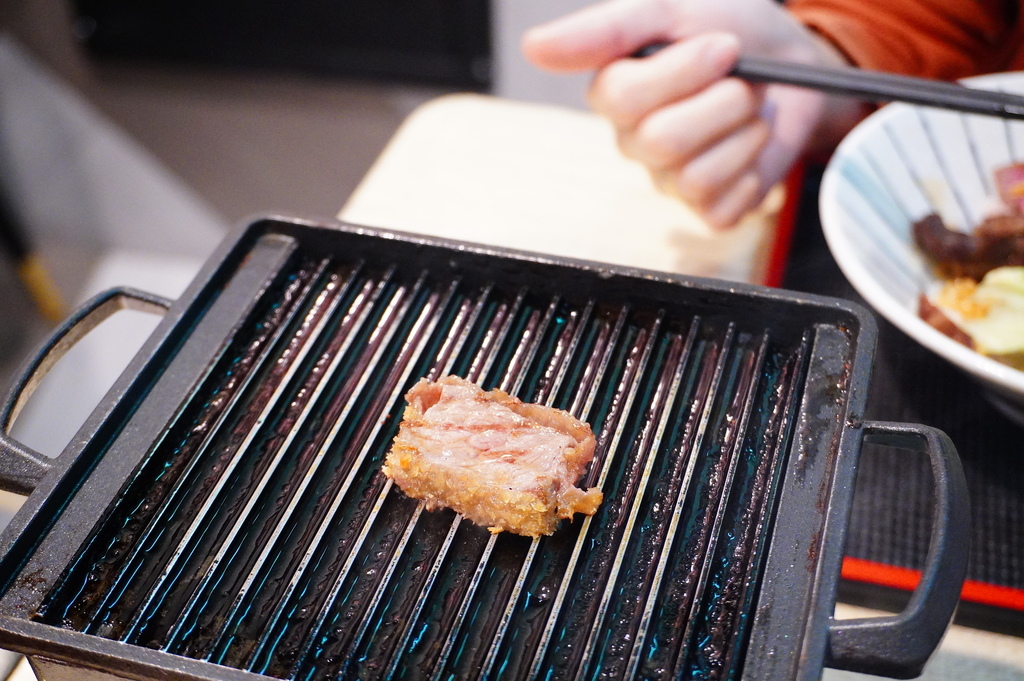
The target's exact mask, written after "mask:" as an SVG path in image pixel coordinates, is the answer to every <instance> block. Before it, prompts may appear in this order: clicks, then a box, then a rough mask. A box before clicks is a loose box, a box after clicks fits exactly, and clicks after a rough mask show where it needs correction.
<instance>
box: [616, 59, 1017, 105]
mask: <svg viewBox="0 0 1024 681" xmlns="http://www.w3.org/2000/svg"><path fill="white" fill-rule="evenodd" d="M663 47H665V44H664V43H659V44H655V45H649V46H648V47H645V48H643V49H642V50H640V51H638V52H637V53H635V54H634V55H633V56H634V57H647V56H650V55H652V54H654V53H655V52H657V51H659V50H661V49H662V48H663ZM731 75H733V76H736V77H737V78H742V79H744V80H747V81H751V82H758V83H781V84H784V85H796V86H799V87H806V88H811V89H814V90H821V91H822V92H829V93H832V94H837V95H846V96H849V97H856V98H858V99H864V100H867V101H872V102H908V103H910V104H920V105H922V106H933V107H938V108H941V109H953V110H955V111H964V112H967V113H976V114H984V115H986V116H999V117H1002V118H1020V119H1024V97H1021V96H1019V95H1013V94H1009V93H1006V92H993V91H991V90H979V89H976V88H972V87H966V86H964V85H959V84H957V83H950V82H946V81H941V80H929V79H927V78H915V77H913V76H902V75H897V74H894V73H884V72H882V71H867V70H864V69H858V68H853V67H846V68H827V67H823V66H809V65H807V64H797V63H794V62H784V61H777V60H774V59H765V58H763V57H751V56H745V55H744V56H741V57H740V58H739V59H738V60H737V61H736V65H735V66H734V67H733V69H732V71H731Z"/></svg>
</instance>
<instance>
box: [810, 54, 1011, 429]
mask: <svg viewBox="0 0 1024 681" xmlns="http://www.w3.org/2000/svg"><path fill="white" fill-rule="evenodd" d="M965 83H967V84H969V85H971V86H975V87H980V88H986V89H991V90H1003V91H1007V92H1019V93H1024V72H1015V73H1005V74H996V75H991V76H982V77H979V78H972V79H970V80H968V81H965ZM1014 162H1024V121H1009V120H1005V119H1001V118H995V117H991V116H980V115H968V114H962V113H958V112H953V111H946V110H939V109H931V108H925V107H918V106H910V105H906V104H890V105H887V106H885V107H883V108H881V109H880V110H879V111H877V112H875V113H874V114H872V115H871V116H869V117H867V118H866V119H865V120H864V121H862V122H861V123H860V124H859V125H858V126H857V127H856V128H854V130H853V131H851V132H850V134H849V135H848V136H847V137H846V139H844V140H843V142H842V143H841V144H840V145H839V148H838V149H837V150H836V153H835V154H834V155H833V157H832V159H831V161H830V162H829V164H828V167H827V168H826V169H825V175H824V177H823V179H822V185H821V192H820V202H819V207H820V211H821V223H822V228H823V230H824V232H825V238H826V240H827V241H828V246H829V249H830V250H831V251H832V254H833V256H834V257H835V259H836V261H837V262H838V263H839V267H840V268H841V269H842V271H843V274H845V275H846V277H847V278H848V279H849V280H850V283H851V284H853V286H854V288H856V289H857V292H858V293H860V295H861V296H863V297H864V299H865V300H867V302H868V303H869V304H870V305H872V306H873V307H874V308H875V309H876V310H878V312H879V313H880V314H881V315H882V316H884V317H885V318H886V319H888V320H889V321H890V322H892V323H893V324H894V325H896V326H897V327H898V328H900V329H902V330H903V331H904V332H905V333H907V334H908V335H910V336H911V337H912V338H914V339H915V340H917V341H918V342H919V343H921V344H922V345H923V346H925V347H926V348H928V349H930V350H932V351H933V352H935V353H937V354H938V355H940V356H942V357H943V358H945V359H947V360H948V361H950V362H952V363H953V364H954V365H956V366H957V367H959V368H960V369H962V370H963V371H965V372H967V373H968V374H970V375H971V376H972V377H974V378H975V379H977V380H978V381H980V382H981V384H982V385H983V386H984V388H985V389H986V394H987V395H988V396H989V397H990V399H991V401H992V403H993V404H994V405H995V406H996V407H998V408H999V409H1000V410H1001V411H1003V412H1004V413H1005V414H1007V415H1008V416H1009V417H1011V418H1012V419H1013V420H1015V421H1017V422H1018V423H1020V424H1022V425H1024V372H1022V371H1018V370H1016V369H1013V368H1011V367H1009V366H1006V365H1005V364H1001V363H999V362H996V361H995V360H993V359H990V358H988V357H985V356H984V355H981V354H979V353H977V352H975V351H973V350H971V349H969V348H967V347H966V346H964V345H961V344H960V343H957V342H956V341H954V340H952V339H950V338H948V337H947V336H945V335H943V334H942V333H940V332H939V331H937V330H935V329H934V328H932V327H931V326H929V325H928V324H926V323H925V322H924V321H922V320H921V318H920V317H919V316H918V311H917V307H918V296H919V294H920V293H922V292H931V291H934V290H935V289H936V288H938V286H939V285H940V283H941V282H940V281H939V279H938V278H937V277H936V276H935V275H934V273H933V272H932V271H931V268H930V267H929V265H928V264H927V262H926V261H925V260H924V258H923V256H922V255H921V254H920V253H919V252H918V250H917V248H916V247H915V246H914V244H913V238H912V236H911V225H912V223H913V222H914V221H916V220H918V219H920V218H922V217H924V216H925V215H927V214H928V213H932V212H936V213H938V214H939V215H940V216H941V217H942V218H943V221H944V222H945V223H946V224H947V225H949V226H951V227H956V228H958V229H963V230H967V229H969V228H971V227H973V226H974V225H976V224H977V223H979V222H980V221H981V220H982V219H983V217H984V215H985V214H986V213H987V212H988V211H989V209H990V208H991V206H992V205H993V202H994V201H996V199H995V198H994V197H995V196H996V190H995V189H994V187H993V184H992V177H993V171H994V170H995V169H996V168H999V167H1001V166H1005V165H1008V164H1010V163H1014Z"/></svg>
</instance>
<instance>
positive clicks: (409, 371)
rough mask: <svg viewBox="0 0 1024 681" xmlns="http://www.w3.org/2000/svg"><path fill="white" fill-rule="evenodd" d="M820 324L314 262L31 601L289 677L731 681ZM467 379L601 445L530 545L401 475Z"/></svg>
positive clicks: (257, 320)
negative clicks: (798, 330)
mask: <svg viewBox="0 0 1024 681" xmlns="http://www.w3.org/2000/svg"><path fill="white" fill-rule="evenodd" d="M810 335H811V334H806V335H804V336H803V337H797V338H795V339H794V338H776V337H773V335H772V334H770V333H769V332H768V331H766V330H765V329H761V328H744V327H743V326H742V323H741V322H738V321H729V320H715V319H702V318H701V317H699V316H696V315H690V314H685V313H680V311H679V310H674V311H669V310H666V309H662V308H660V307H658V306H656V305H651V306H647V307H645V306H643V305H642V304H634V305H631V306H630V305H626V304H616V303H611V302H607V301H599V300H588V299H586V298H582V299H580V298H575V297H572V296H571V294H570V293H569V292H567V293H566V295H565V297H560V296H554V295H551V293H550V292H542V291H539V290H535V289H533V288H529V287H526V288H515V289H508V288H505V287H503V285H502V283H501V281H500V280H495V281H493V282H480V281H476V282H469V281H462V280H460V279H458V278H444V277H439V276H438V275H436V274H433V273H431V272H430V271H411V270H410V268H409V266H398V265H395V266H393V267H386V268H381V267H379V266H378V267H375V268H368V267H365V266H364V265H362V264H360V263H358V262H351V261H346V260H345V259H344V258H337V257H330V258H326V257H319V256H315V255H313V254H308V253H307V254H301V253H300V254H299V255H297V256H296V257H295V259H294V261H293V263H292V266H291V267H290V269H289V270H288V271H286V272H283V273H282V275H281V276H280V277H279V280H278V281H277V283H276V284H275V286H274V287H273V288H272V289H270V290H268V291H267V292H266V293H265V295H264V296H263V299H262V300H261V301H260V304H259V305H257V306H256V307H255V308H254V312H253V314H252V315H251V317H250V318H249V319H248V321H247V323H246V325H245V327H244V328H242V329H240V330H239V332H238V333H237V334H236V335H235V336H233V337H232V338H231V339H229V340H228V341H226V342H227V343H228V344H229V345H228V347H227V349H226V351H225V352H224V353H223V354H222V355H221V357H222V358H221V359H220V360H219V361H218V362H216V363H215V364H214V365H213V366H211V367H210V368H209V371H208V372H207V377H206V379H205V381H204V383H203V384H202V385H201V387H200V389H199V390H198V391H197V392H196V393H195V394H194V395H192V396H191V398H190V399H189V400H188V401H187V402H186V403H185V404H183V405H182V406H181V408H180V409H179V411H178V416H177V419H176V422H175V425H174V427H173V428H171V429H169V430H168V431H167V432H166V434H165V435H164V437H163V438H162V439H161V440H160V441H159V442H158V443H157V444H156V445H155V446H154V447H153V449H152V451H150V452H149V454H148V456H147V457H146V459H145V461H144V464H143V465H142V466H141V467H140V468H139V469H138V470H137V471H136V472H135V474H134V476H133V477H132V478H131V479H130V480H129V481H128V482H127V483H126V486H125V488H124V490H123V493H122V494H121V495H120V496H119V498H118V501H117V502H116V503H115V504H114V506H113V507H111V508H110V509H108V512H107V514H106V515H105V516H104V517H103V518H102V520H101V522H100V523H99V524H98V530H97V531H96V532H95V533H94V535H93V536H92V538H91V539H90V541H88V542H86V543H85V544H84V545H83V547H82V549H81V551H80V552H79V554H78V555H77V557H76V559H75V560H74V561H73V562H72V563H71V565H70V567H69V569H68V570H67V571H66V572H65V574H63V575H62V577H61V579H60V580H59V582H58V583H57V584H56V586H55V587H54V588H53V589H52V590H51V592H50V593H49V594H48V596H47V598H46V599H45V600H44V602H43V603H42V605H41V606H40V607H39V608H38V610H37V612H36V613H35V614H34V617H35V619H37V620H39V621H42V622H46V623H49V624H54V625H58V626H62V627H66V628H69V629H73V630H76V631H81V632H88V633H91V634H94V635H98V636H102V637H106V638H110V639H114V640H119V641H125V642H128V643H131V644H135V645H140V646H145V647H150V648H156V649H161V650H166V651H169V652H171V653H175V654H179V655H183V656H188V657H191V658H196V659H202V660H209V661H211V662H215V663H218V664H222V665H226V666H230V667H234V668H237V669H244V670H249V671H253V672H256V673H259V674H265V675H267V676H272V677H280V678H288V679H320V678H360V679H373V678H394V679H450V678H458V679H464V678H502V679H506V678H540V679H620V678H652V679H661V678H687V679H735V678H739V675H740V673H741V672H742V669H741V666H742V660H743V656H744V646H745V641H746V640H747V634H748V633H749V626H750V617H751V612H752V610H753V608H754V606H755V602H756V594H757V593H758V585H759V579H760V572H761V569H762V566H763V564H764V558H765V553H766V548H765V547H766V545H767V537H768V534H769V532H770V529H771V525H772V521H773V509H774V508H775V505H776V500H777V496H778V490H779V487H780V477H781V471H782V470H783V468H784V466H785V460H784V459H785V452H786V451H787V450H788V442H789V438H790V437H791V434H792V433H791V430H792V428H793V421H794V414H795V413H796V412H797V410H798V403H799V400H800V395H799V394H798V393H799V392H800V389H801V388H800V387H801V386H802V385H803V383H804V378H805V377H804V373H805V372H806V365H807V355H808V352H809V350H808V348H809V347H811V343H812V341H813V339H812V338H810ZM447 373H453V374H457V375H460V376H463V377H466V378H468V379H470V380H473V381H475V382H478V383H479V384H480V385H481V386H483V387H484V388H485V389H489V388H492V387H500V388H502V389H503V390H505V391H507V392H509V393H510V394H513V395H516V396H518V397H520V398H521V399H523V400H524V401H530V402H540V403H543V404H548V405H551V406H554V407H557V408H560V409H566V410H568V411H570V412H571V413H572V414H574V415H575V416H576V417H578V418H580V419H582V420H585V421H587V422H588V423H590V424H591V426H592V428H593V430H594V432H595V434H596V435H597V436H598V446H597V452H596V455H595V459H594V461H593V463H592V464H591V466H590V468H589V470H588V471H587V473H586V474H585V476H584V479H582V480H580V481H579V483H578V484H579V485H580V486H581V487H584V488H587V487H591V486H600V487H601V488H602V490H603V492H604V498H605V501H604V503H603V504H602V505H601V507H600V509H599V510H598V512H597V514H596V515H594V516H593V517H579V518H576V519H575V520H574V521H572V522H569V521H564V522H563V523H562V524H561V526H560V527H559V529H558V530H557V531H556V532H555V534H554V535H552V536H549V537H541V538H538V539H533V540H531V539H530V538H527V537H520V536H515V535H511V534H508V533H502V534H499V535H491V534H490V533H488V532H487V530H486V529H484V528H481V527H477V526H476V525H474V524H473V523H471V522H468V521H463V519H462V518H461V517H459V516H458V515H456V514H455V513H454V512H452V511H450V510H443V511H439V512H429V511H425V510H424V508H423V507H422V505H420V504H419V503H417V502H416V501H415V500H411V499H409V498H407V497H405V496H404V495H403V494H402V493H401V492H400V491H399V490H398V489H397V488H394V487H393V485H392V484H391V482H390V481H388V480H387V479H386V478H385V477H384V476H383V475H382V474H381V473H380V467H381V464H382V461H383V457H384V455H385V453H386V452H387V450H388V448H389V446H390V442H391V440H392V438H393V437H394V435H395V432H396V429H397V426H398V422H399V419H400V418H401V412H402V408H403V406H404V401H403V395H404V393H405V392H406V390H407V389H408V388H409V386H410V385H412V383H414V382H415V381H416V380H418V379H419V378H421V377H424V376H426V377H437V376H440V375H443V374H447Z"/></svg>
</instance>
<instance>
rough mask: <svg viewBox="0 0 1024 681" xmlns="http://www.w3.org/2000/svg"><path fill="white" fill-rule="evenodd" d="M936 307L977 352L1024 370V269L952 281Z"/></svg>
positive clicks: (936, 300)
mask: <svg viewBox="0 0 1024 681" xmlns="http://www.w3.org/2000/svg"><path fill="white" fill-rule="evenodd" d="M934 304H935V305H936V307H938V308H939V309H940V310H941V311H942V312H943V313H944V314H945V315H946V316H947V317H949V319H950V320H952V321H953V323H954V324H956V326H957V327H959V329H960V330H962V331H963V332H964V333H965V334H966V335H967V336H968V337H969V338H970V340H971V345H972V346H973V347H974V349H975V350H977V351H978V352H981V353H982V354H985V355H988V356H990V357H992V358H994V359H997V360H999V361H1001V362H1004V363H1006V364H1009V365H1011V366H1015V367H1017V368H1019V369H1024V267H1016V266H1015V267H997V268H996V269H994V270H992V271H990V272H989V273H988V274H986V275H985V276H984V277H983V278H982V280H981V281H980V282H977V283H975V282H974V281H972V280H970V279H957V280H955V281H952V282H949V283H948V284H946V285H945V286H943V288H942V290H941V291H940V292H939V294H938V296H936V298H935V301H934Z"/></svg>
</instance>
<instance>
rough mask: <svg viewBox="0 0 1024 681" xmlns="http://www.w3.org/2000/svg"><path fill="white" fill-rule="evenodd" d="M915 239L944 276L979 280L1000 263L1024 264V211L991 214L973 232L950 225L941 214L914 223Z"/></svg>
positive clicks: (927, 216) (1003, 264) (928, 216)
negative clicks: (1023, 212)
mask: <svg viewBox="0 0 1024 681" xmlns="http://www.w3.org/2000/svg"><path fill="white" fill-rule="evenodd" d="M914 242H915V243H916V244H917V245H918V247H919V248H920V249H921V250H922V251H924V253H925V254H926V255H927V256H928V258H929V259H930V260H931V261H932V262H933V263H934V264H935V268H936V271H937V272H938V274H939V276H940V277H942V278H944V279H954V278H960V277H969V278H971V279H974V280H975V281H977V280H980V279H981V278H982V277H983V276H985V274H986V273H987V272H988V271H990V270H993V269H995V268H997V267H1003V266H1005V265H1024V214H1018V213H1011V214H997V215H991V216H989V217H987V218H985V219H984V220H982V222H981V223H980V224H979V225H978V226H977V227H975V228H974V229H973V230H972V231H971V232H970V233H968V232H959V231H957V230H954V229H950V228H949V227H947V226H946V225H945V224H944V223H943V222H942V218H940V217H939V216H938V215H935V214H931V215H926V216H925V217H924V218H922V219H920V220H918V221H917V222H915V223H914Z"/></svg>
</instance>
